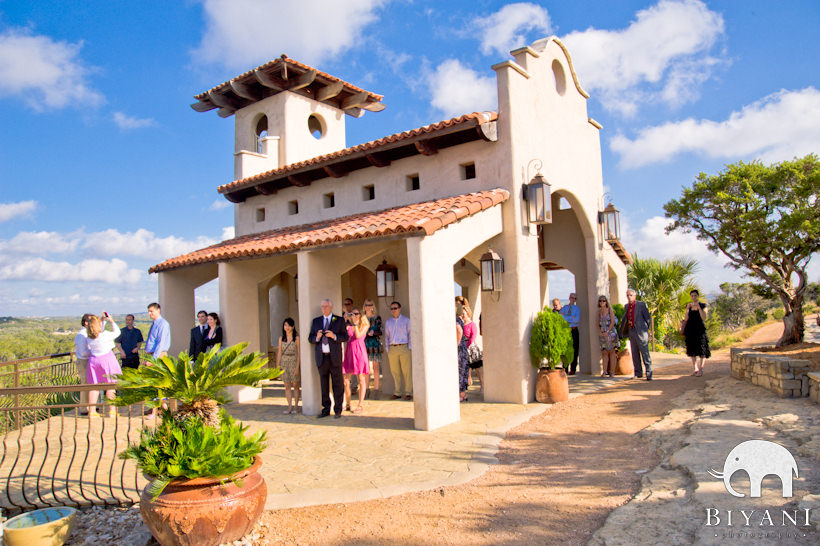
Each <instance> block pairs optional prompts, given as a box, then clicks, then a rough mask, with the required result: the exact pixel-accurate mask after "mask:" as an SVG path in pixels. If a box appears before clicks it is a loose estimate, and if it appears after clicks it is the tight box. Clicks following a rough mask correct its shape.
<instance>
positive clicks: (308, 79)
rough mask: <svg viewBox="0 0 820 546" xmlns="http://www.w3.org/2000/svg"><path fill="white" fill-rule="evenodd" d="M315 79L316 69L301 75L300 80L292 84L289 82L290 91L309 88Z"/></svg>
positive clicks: (297, 79) (295, 80)
mask: <svg viewBox="0 0 820 546" xmlns="http://www.w3.org/2000/svg"><path fill="white" fill-rule="evenodd" d="M315 79H316V69H312V70H308V71H307V72H305V73H304V74H302V75H300V76H299V77H298V78H296V79H294V80H293V83H292V84H291V83H290V82H288V89H289V90H291V91H295V90H297V89H302V88H303V87H307V86H308V85H310V84H312V83H313V80H315Z"/></svg>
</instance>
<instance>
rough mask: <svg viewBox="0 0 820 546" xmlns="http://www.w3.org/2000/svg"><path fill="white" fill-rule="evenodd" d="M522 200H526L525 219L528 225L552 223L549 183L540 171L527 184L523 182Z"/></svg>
mask: <svg viewBox="0 0 820 546" xmlns="http://www.w3.org/2000/svg"><path fill="white" fill-rule="evenodd" d="M524 200H525V201H526V202H527V221H528V222H529V223H530V225H541V224H551V223H552V197H551V196H550V183H549V182H547V180H546V179H545V178H544V175H542V174H541V173H540V172H539V173H537V174H536V175H535V176H534V177H533V178H532V180H530V183H529V184H524Z"/></svg>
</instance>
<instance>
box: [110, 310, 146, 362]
mask: <svg viewBox="0 0 820 546" xmlns="http://www.w3.org/2000/svg"><path fill="white" fill-rule="evenodd" d="M114 342H115V343H116V344H117V348H118V349H119V350H120V356H122V365H123V366H125V367H128V368H138V367H139V365H140V345H141V344H142V342H143V339H142V332H141V331H140V330H139V328H134V315H125V328H123V329H122V330H120V335H119V336H118V337H117V339H115V340H114Z"/></svg>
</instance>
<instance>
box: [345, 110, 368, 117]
mask: <svg viewBox="0 0 820 546" xmlns="http://www.w3.org/2000/svg"><path fill="white" fill-rule="evenodd" d="M345 114H347V115H348V116H350V117H352V118H360V117H362V116H363V115H364V110H362V109H361V108H348V109H347V110H345Z"/></svg>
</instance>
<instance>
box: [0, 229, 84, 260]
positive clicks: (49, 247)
mask: <svg viewBox="0 0 820 546" xmlns="http://www.w3.org/2000/svg"><path fill="white" fill-rule="evenodd" d="M79 243H80V238H79V236H78V234H77V233H69V234H62V233H57V232H53V231H21V232H20V233H18V234H17V235H15V236H14V237H12V238H11V239H9V240H8V241H0V252H6V253H11V254H34V255H43V254H64V253H67V252H74V251H75V250H76V249H77V246H78V245H79Z"/></svg>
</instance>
